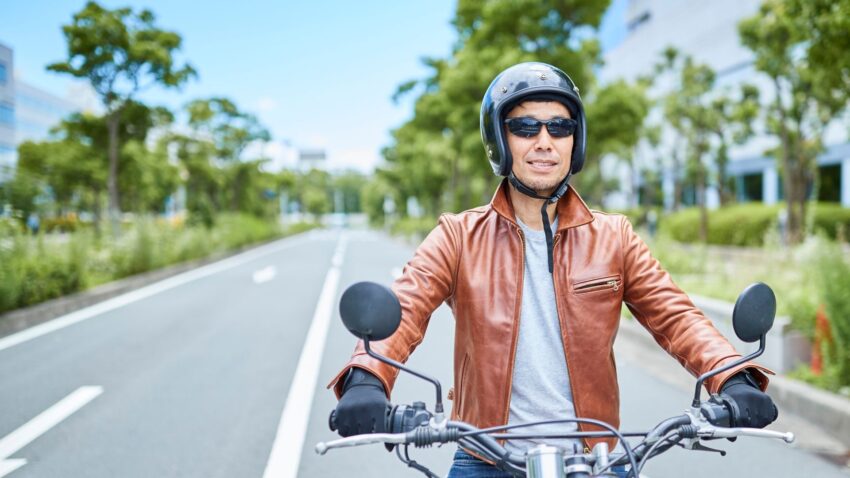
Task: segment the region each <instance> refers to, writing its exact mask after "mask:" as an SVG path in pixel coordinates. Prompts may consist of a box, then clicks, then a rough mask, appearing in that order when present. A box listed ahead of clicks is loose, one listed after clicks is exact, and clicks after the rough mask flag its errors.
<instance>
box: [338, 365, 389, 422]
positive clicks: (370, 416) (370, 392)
mask: <svg viewBox="0 0 850 478" xmlns="http://www.w3.org/2000/svg"><path fill="white" fill-rule="evenodd" d="M389 405H390V402H389V400H387V394H386V392H385V391H384V385H383V384H382V383H381V381H380V380H379V379H378V377H376V376H374V375H372V374H371V373H369V372H367V371H365V370H363V369H361V368H353V369H351V372H349V374H348V377H346V379H345V383H344V384H343V388H342V397H340V399H339V403H338V404H337V406H336V426H337V431H338V432H339V434H340V435H342V436H344V437H347V436H351V435H360V434H361V433H383V432H384V431H385V428H386V417H387V408H388V407H389Z"/></svg>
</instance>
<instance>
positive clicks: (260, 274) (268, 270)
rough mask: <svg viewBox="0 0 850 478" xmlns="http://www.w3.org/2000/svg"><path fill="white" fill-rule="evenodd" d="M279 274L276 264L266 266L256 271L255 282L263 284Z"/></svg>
mask: <svg viewBox="0 0 850 478" xmlns="http://www.w3.org/2000/svg"><path fill="white" fill-rule="evenodd" d="M276 275H277V268H275V266H268V267H264V268H262V269H260V270H257V271H254V276H253V279H254V284H262V283H264V282H268V281H270V280H272V279H274V277H275V276H276Z"/></svg>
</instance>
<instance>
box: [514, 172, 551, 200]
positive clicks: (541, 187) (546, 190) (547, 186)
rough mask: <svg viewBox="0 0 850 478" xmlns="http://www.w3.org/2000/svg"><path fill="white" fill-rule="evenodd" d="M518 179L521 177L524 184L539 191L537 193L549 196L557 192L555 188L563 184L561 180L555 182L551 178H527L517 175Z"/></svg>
mask: <svg viewBox="0 0 850 478" xmlns="http://www.w3.org/2000/svg"><path fill="white" fill-rule="evenodd" d="M517 179H519V180H520V182H522V184H525V185H526V186H528V187H530V188H531V189H533V190H535V191H537V194H539V195H541V196H548V195H550V194H552V193H553V192H555V188H557V187H558V186H559V185H560V184H561V181H560V180H557V181H554V182H553V180H551V179H525V178H521V177H519V176H517Z"/></svg>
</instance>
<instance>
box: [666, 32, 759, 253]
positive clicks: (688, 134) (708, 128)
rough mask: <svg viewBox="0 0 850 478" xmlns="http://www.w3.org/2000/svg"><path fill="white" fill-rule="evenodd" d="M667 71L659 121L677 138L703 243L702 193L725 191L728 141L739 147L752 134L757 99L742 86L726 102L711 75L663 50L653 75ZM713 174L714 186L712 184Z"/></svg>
mask: <svg viewBox="0 0 850 478" xmlns="http://www.w3.org/2000/svg"><path fill="white" fill-rule="evenodd" d="M665 70H666V71H669V72H671V74H672V75H673V77H674V84H673V88H672V89H671V91H670V92H669V93H668V94H667V95H666V96H664V98H663V100H662V101H663V110H664V117H665V119H666V121H667V123H668V124H669V125H670V126H671V127H672V128H673V130H674V131H675V132H676V134H677V135H678V136H679V137H680V138H681V140H682V144H683V146H684V157H685V162H684V164H685V169H686V173H687V176H688V177H689V178H690V180H691V182H692V183H693V184H694V187H695V189H696V202H697V206H698V207H699V209H700V240H702V241H706V240H707V239H708V227H709V224H708V210H707V204H706V191H707V188H708V186H709V185H710V184H712V183H715V184H717V186H718V189H719V190H720V191H721V192H720V195H721V197H723V196H727V195H728V194H726V193H724V192H723V191H724V188H725V187H726V179H725V178H726V164H727V163H728V146H729V141H730V135H731V138H732V139H734V141H735V142H738V143H740V142H743V141H744V140H746V139H747V138H748V137H749V136H750V135H751V134H752V127H751V126H750V125H751V121H752V119H753V117H752V114H753V112H754V111H756V107H755V106H754V105H757V101H758V98H757V95H756V96H755V97H753V96H752V95H753V90H752V88H751V87H749V86H744V88H743V93H742V95H741V99H739V100H737V101H734V102H733V101H732V100H731V99H730V98H729V97H728V96H725V95H723V94H722V93H721V92H719V91H717V90H716V89H715V80H716V75H715V73H714V71H713V70H712V69H711V68H709V67H708V66H707V65H702V64H699V63H696V62H695V61H694V60H693V58H691V57H690V56H683V55H681V54H679V53H678V52H677V51H676V50H674V49H672V48H668V49H666V50H665V51H664V53H663V62H662V66H661V67H660V68H659V70H658V71H661V72H663V71H665ZM714 172H716V173H717V176H718V180H717V181H713V180H712V174H713V173H714Z"/></svg>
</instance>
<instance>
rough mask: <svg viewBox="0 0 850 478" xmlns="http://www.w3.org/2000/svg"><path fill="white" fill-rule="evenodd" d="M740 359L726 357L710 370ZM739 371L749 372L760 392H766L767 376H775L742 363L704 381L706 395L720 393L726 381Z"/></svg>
mask: <svg viewBox="0 0 850 478" xmlns="http://www.w3.org/2000/svg"><path fill="white" fill-rule="evenodd" d="M740 358H741V357H740V356H737V357H734V356H733V357H727V358H725V359H723V360H721V361H719V362H717V363H716V364H715V365H714V366H713V367H711V368H712V370H713V369H715V368H718V367H722V366H723V364H724V363H728V362H734V361H735V360H738V359H740ZM741 370H747V371H748V372H750V374H752V376H753V378H754V379H755V380H756V383H758V386H759V388H760V389H761V391H762V392H764V391H765V390H767V384H768V382H769V379H768V377H767V376H768V375H776V373H775V372H774V371H773V370H771V369H769V368H767V367H763V366H761V365H758V364H755V363H753V362H744V363H742V364H741V365H738V366H737V367H732V368H730V369H729V370H726V371H725V372H722V373H719V374H717V375H715V376H713V377H711V378H709V379H708V380H706V381H705V388H706V389H707V390H708V393H711V394H713V393H720V390H721V389H722V388H723V384H724V383H726V381H727V380H729V379H730V378H732V376H733V375H735V374H736V373H738V372H740V371H741Z"/></svg>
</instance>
